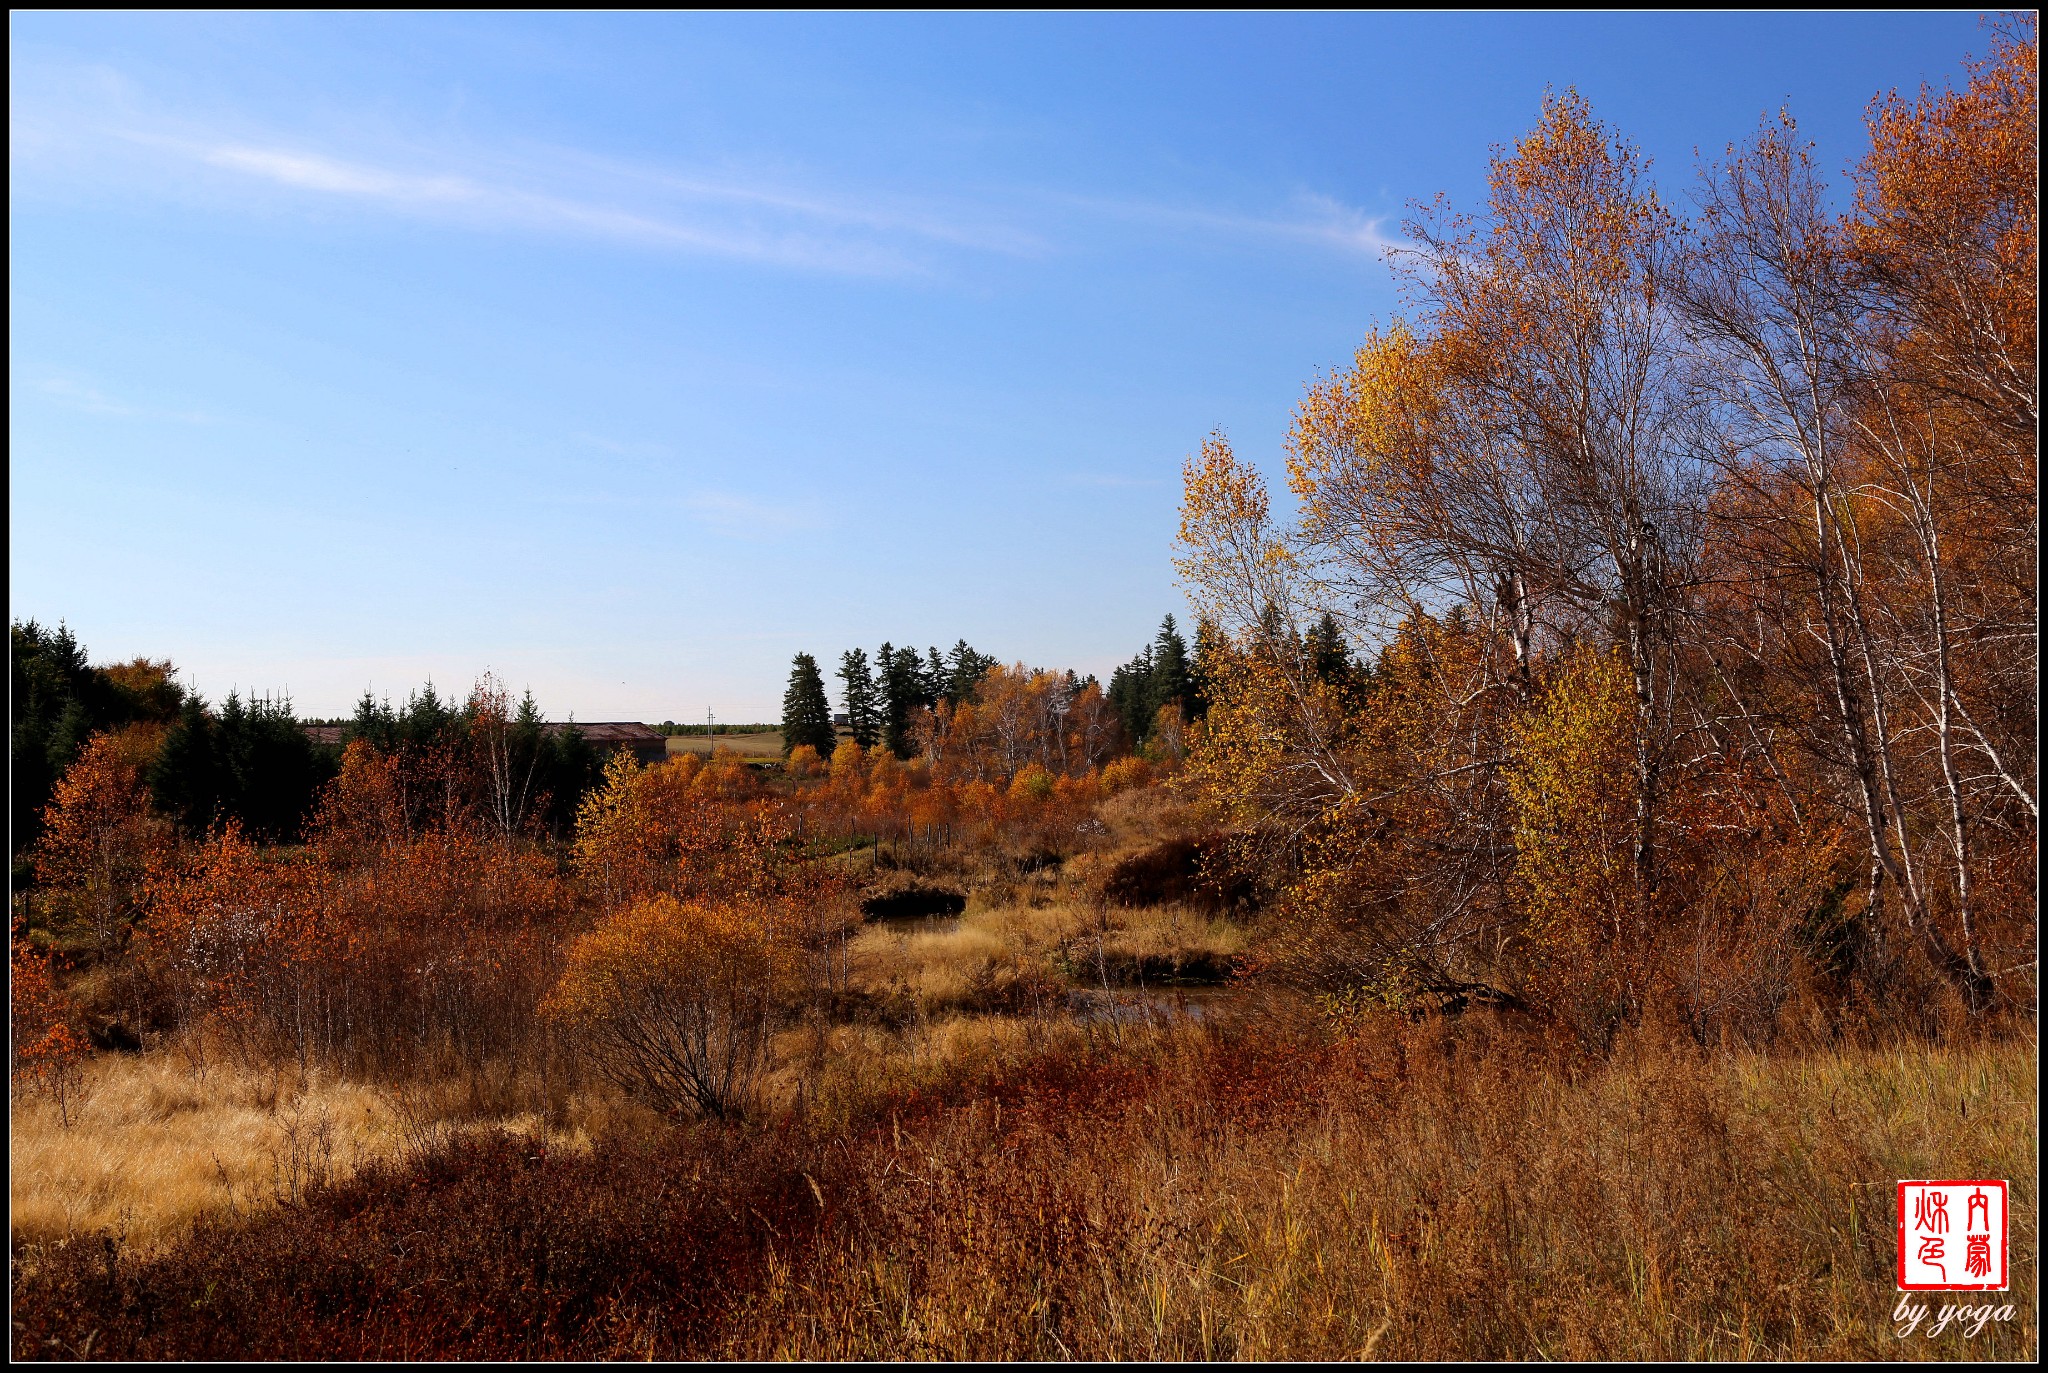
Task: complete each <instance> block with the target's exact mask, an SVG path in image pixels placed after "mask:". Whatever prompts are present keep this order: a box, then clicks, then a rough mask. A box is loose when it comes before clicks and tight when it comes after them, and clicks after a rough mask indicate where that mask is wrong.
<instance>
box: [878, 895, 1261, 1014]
mask: <svg viewBox="0 0 2048 1373" xmlns="http://www.w3.org/2000/svg"><path fill="white" fill-rule="evenodd" d="M1245 937H1246V936H1245V931H1244V929H1243V927H1241V926H1239V925H1236V924H1234V923H1233V922H1231V921H1229V920H1225V919H1221V918H1216V917H1211V916H1206V915H1203V914H1201V913H1199V912H1195V911H1189V910H1186V909H1184V908H1182V907H1179V906H1159V907H1147V908H1142V909H1137V910H1115V909H1109V910H1105V909H1102V908H1099V907H1096V908H1090V907H1088V906H1086V905H1084V904H1081V903H1074V902H1058V901H1055V902H1052V903H1050V904H1047V905H1042V906H1035V905H1002V906H995V907H986V908H977V907H972V906H971V907H969V909H968V911H967V913H966V914H965V915H964V916H962V917H961V918H960V919H958V920H957V921H933V922H930V923H929V924H928V925H925V926H920V925H915V924H912V923H910V922H903V923H900V924H875V925H870V926H868V927H867V928H866V929H864V930H862V931H861V932H860V934H858V935H857V936H855V939H854V943H853V947H852V949H851V951H850V962H851V965H852V968H853V974H854V982H855V985H856V986H858V987H860V988H862V989H863V990H866V991H869V992H876V993H880V992H887V991H891V990H902V991H904V992H907V993H908V994H909V995H910V996H911V997H913V998H914V999H915V1001H916V1004H917V1006H918V1008H919V1009H920V1011H921V1012H922V1013H923V1014H924V1015H927V1016H932V1015H939V1014H942V1013H944V1012H946V1011H949V1010H955V1009H959V1008H963V1007H968V1006H972V1005H973V1004H974V1001H975V998H976V997H977V996H978V995H982V994H984V993H985V991H986V988H987V987H988V985H989V981H990V979H991V978H992V977H998V976H1006V975H1007V976H1021V975H1024V974H1025V973H1026V972H1027V971H1029V972H1033V973H1035V974H1037V975H1039V976H1044V977H1050V976H1052V972H1053V969H1054V968H1055V966H1058V965H1064V966H1065V967H1067V968H1068V970H1069V972H1070V973H1071V975H1072V977H1073V978H1074V979H1076V980H1077V981H1079V982H1082V983H1088V982H1092V981H1094V980H1096V979H1097V977H1098V976H1099V975H1104V974H1105V973H1106V975H1107V976H1109V977H1110V978H1111V979H1112V980H1116V981H1129V980H1131V978H1130V976H1129V975H1128V974H1129V971H1130V970H1131V969H1133V968H1137V967H1141V966H1142V967H1160V968H1164V967H1169V966H1172V965H1176V964H1181V963H1187V964H1193V963H1196V962H1198V961H1204V960H1206V961H1207V962H1208V963H1210V964H1212V965H1216V964H1221V963H1223V962H1225V961H1227V960H1228V959H1229V958H1230V957H1231V956H1232V955H1234V954H1236V953H1238V952H1239V951H1241V950H1242V949H1243V947H1244V944H1245ZM1098 951H1099V952H1100V954H1101V955H1102V957H1101V958H1100V959H1099V960H1098V959H1097V957H1096V955H1097V953H1098Z"/></svg>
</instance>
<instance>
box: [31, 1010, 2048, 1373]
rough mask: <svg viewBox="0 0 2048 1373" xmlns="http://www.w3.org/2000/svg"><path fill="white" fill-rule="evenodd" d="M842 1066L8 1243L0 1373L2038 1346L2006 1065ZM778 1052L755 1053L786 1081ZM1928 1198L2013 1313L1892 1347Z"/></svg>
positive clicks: (1279, 1053)
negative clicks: (1974, 1223)
mask: <svg viewBox="0 0 2048 1373" xmlns="http://www.w3.org/2000/svg"><path fill="white" fill-rule="evenodd" d="M795 1033H797V1032H792V1034H795ZM828 1033H829V1034H830V1035H832V1036H834V1037H835V1038H834V1041H833V1042H832V1043H831V1044H830V1045H828V1046H827V1048H828V1050H829V1052H828V1053H827V1054H826V1055H825V1056H824V1058H823V1060H822V1061H823V1062H824V1063H826V1064H827V1065H828V1066H827V1070H826V1072H825V1074H824V1076H822V1077H820V1078H814V1079H807V1080H806V1081H807V1082H808V1085H807V1086H806V1087H805V1088H804V1089H803V1091H802V1093H801V1094H800V1096H799V1097H798V1098H797V1099H792V1100H791V1101H790V1102H788V1103H787V1104H786V1106H785V1109H783V1110H782V1111H781V1112H780V1113H779V1114H777V1115H776V1116H775V1118H774V1119H772V1120H769V1121H765V1122H761V1123H759V1124H756V1125H754V1126H750V1127H746V1128H744V1129H737V1128H722V1129H717V1130H712V1129H707V1128H703V1127H687V1128H685V1127H670V1126H663V1125H659V1124H657V1123H654V1122H652V1121H650V1120H647V1119H637V1120H636V1119H628V1118H626V1117H624V1116H619V1117H615V1118H613V1119H611V1120H610V1121H609V1122H607V1123H606V1124H605V1126H604V1128H603V1129H602V1131H601V1132H599V1133H598V1134H596V1135H595V1136H594V1137H593V1142H592V1143H591V1144H590V1146H589V1148H588V1149H587V1150H583V1151H578V1150H574V1149H561V1148H557V1147H554V1146H553V1145H552V1144H551V1143H549V1142H548V1141H546V1140H542V1139H537V1138H535V1137H534V1136H532V1135H524V1136H522V1135H515V1134H511V1133H507V1132H504V1131H495V1130H485V1131H481V1132H472V1133H468V1134H460V1133H458V1134H454V1135H451V1136H449V1137H447V1138H445V1139H443V1140H442V1141H441V1142H440V1143H439V1144H438V1145H437V1146H436V1147H435V1148H432V1149H428V1150H426V1151H423V1152H418V1153H408V1152H406V1151H404V1150H400V1151H399V1152H398V1153H396V1154H395V1155H393V1156H391V1157H392V1159H393V1161H392V1162H389V1163H380V1162H369V1163H366V1164H364V1165H363V1167H362V1170H361V1171H360V1172H359V1173H357V1174H355V1175H354V1176H353V1178H351V1177H347V1176H340V1177H337V1178H336V1179H335V1180H333V1181H332V1182H329V1183H326V1184H315V1185H313V1186H310V1187H308V1188H307V1189H306V1190H305V1191H304V1193H303V1195H302V1196H301V1197H300V1198H299V1199H298V1200H296V1201H292V1202H290V1203H289V1204H286V1205H282V1206H275V1207H272V1208H270V1209H269V1210H267V1211H263V1212H259V1213H247V1214H241V1215H234V1214H225V1213H219V1212H217V1213H216V1214H215V1217H214V1219H212V1220H209V1221H202V1222H200V1223H199V1225H198V1227H197V1229H196V1230H195V1231H194V1232H193V1233H191V1234H190V1235H189V1236H187V1237H184V1238H182V1239H176V1240H174V1241H173V1242H170V1243H165V1244H159V1245H157V1246H155V1247H154V1248H147V1247H130V1248H128V1249H125V1250H120V1249H118V1246H117V1248H116V1249H110V1250H107V1251H106V1252H105V1253H101V1252H99V1251H98V1250H96V1249H95V1248H93V1247H92V1246H89V1245H79V1244H76V1243H74V1244H71V1245H68V1246H65V1247H62V1248H53V1249H51V1250H49V1251H47V1252H45V1253H44V1254H42V1256H41V1258H40V1261H39V1262H36V1263H32V1264H26V1265H25V1264H23V1263H22V1262H21V1261H20V1259H21V1249H22V1246H21V1244H20V1241H19V1239H17V1245H16V1248H17V1263H16V1268H15V1283H14V1291H15V1299H16V1351H17V1353H35V1352H43V1353H51V1352H55V1353H63V1352H66V1351H72V1352H76V1351H77V1350H78V1349H79V1348H80V1347H81V1341H83V1340H85V1339H86V1338H87V1337H88V1336H90V1337H91V1338H92V1339H94V1340H96V1341H97V1343H96V1344H94V1345H93V1346H92V1349H93V1352H96V1353H100V1354H104V1355H106V1356H108V1357H124V1356H141V1357H199V1356H203V1355H229V1356H232V1355H239V1356H243V1357H263V1356H270V1357H277V1356H283V1355H287V1354H293V1353H297V1354H307V1353H321V1354H327V1355H329V1356H334V1355H337V1354H341V1353H345V1352H348V1351H354V1352H356V1353H360V1354H369V1355H377V1356H388V1357H521V1356H524V1357H536V1356H548V1357H557V1356H587V1357H627V1356H631V1357H657V1358H658V1357H706V1358H710V1357H716V1358H729V1357H796V1358H816V1359H852V1358H860V1359H927V1358H948V1359H953V1358H1033V1357H1046V1358H1067V1359H1109V1358H1119V1359H1162V1358H1288V1359H1312V1358H1355V1357H1361V1356H1363V1357H1376V1358H1408V1359H1450V1358H1470V1359H1499V1358H1516V1359H1535V1358H1561V1357H1562V1358H1581V1359H1644V1360H1649V1359H1692V1358H1799V1359H1822V1358H1841V1359H1871V1358H1883V1359H1894V1358H1956V1357H1971V1358H1996V1359H2013V1360H2022V1359H2029V1358H2031V1357H2032V1356H2033V1354H2034V1352H2035V1350H2036V1348H2037V1341H2038V1332H2037V1327H2036V1324H2035V1322H2036V1315H2035V1311H2034V1300H2035V1293H2036V1281H2037V1279H2036V1268H2035V1257H2036V1249H2035V1236H2036V1234H2037V1223H2038V1196H2037V1192H2036V1188H2035V1184H2034V1171H2035V1163H2036V1136H2035V1131H2034V1115H2035V1104H2036V1089H2035V1085H2034V1061H2035V1055H2036V1045H2035V1042H2034V1040H2033V1039H2032V1037H2031V1036H2029V1035H2022V1034H2017V1033H2014V1034H2009V1035H2008V1037H2006V1038H2004V1039H2002V1040H1997V1041H1991V1040H1980V1041H1977V1042H1968V1043H1948V1044H1938V1043H1937V1044H1928V1043H1903V1042H1902V1043H1898V1044H1891V1045H1884V1046H1875V1047H1851V1046H1837V1047H1834V1048H1810V1049H1806V1050H1803V1051H1800V1052H1797V1053H1786V1054H1757V1053H1739V1052H1726V1051H1712V1050H1702V1049H1700V1048H1699V1047H1697V1046H1696V1045H1694V1044H1692V1043H1691V1042H1690V1041H1688V1040H1686V1039H1684V1038H1682V1037H1672V1036H1669V1035H1660V1034H1658V1033H1656V1032H1654V1031H1652V1030H1647V1029H1646V1030H1643V1031H1641V1032H1634V1033H1632V1034H1631V1035H1630V1036H1628V1037H1627V1038H1625V1039H1624V1040H1623V1042H1622V1043H1621V1044H1620V1045H1619V1046H1618V1047H1617V1048H1616V1049H1615V1051H1614V1052H1613V1053H1612V1054H1611V1055H1609V1056H1607V1057H1605V1058H1603V1059H1589V1058H1586V1057H1584V1056H1582V1055H1579V1054H1577V1053H1575V1052H1574V1051H1571V1050H1569V1049H1566V1048H1562V1047H1560V1046H1559V1045H1558V1043H1557V1042H1556V1041H1555V1040H1554V1039H1553V1038H1551V1037H1548V1036H1545V1035H1543V1034H1540V1033H1537V1032H1533V1031H1531V1030H1530V1029H1529V1028H1528V1027H1526V1026H1523V1025H1519V1024H1517V1023H1515V1022H1513V1021H1508V1020H1497V1021H1490V1020H1487V1019H1485V1018H1482V1017H1476V1016H1470V1017H1466V1018H1465V1019H1464V1020H1462V1021H1450V1022H1438V1021H1430V1022H1421V1023H1416V1022H1408V1021H1402V1020H1398V1019H1391V1018H1390V1019H1388V1020H1386V1021H1384V1022H1381V1023H1376V1024H1373V1025H1370V1026H1367V1027H1364V1028H1363V1029H1361V1030H1360V1032H1358V1033H1356V1034H1352V1035H1348V1036H1344V1037H1337V1038H1331V1037H1327V1036H1326V1037H1322V1038H1304V1037H1301V1036H1298V1035H1294V1034H1291V1033H1288V1034H1282V1033H1280V1032H1279V1027H1277V1026H1276V1025H1275V1024H1272V1023H1265V1022H1261V1021H1258V1020H1257V1019H1255V1018H1254V1019H1248V1020H1241V1021H1239V1022H1238V1023H1236V1024H1235V1025H1234V1026H1232V1027H1230V1028H1228V1029H1219V1028H1216V1027H1210V1026H1200V1025H1187V1024H1181V1025H1177V1026H1147V1027H1139V1028H1135V1029H1132V1030H1129V1031H1128V1032H1125V1033H1121V1034H1118V1035H1115V1036H1110V1035H1107V1034H1104V1033H1098V1032H1097V1031H1095V1030H1094V1029H1092V1028H1091V1027H1089V1026H1088V1025H1086V1024H1083V1023H1077V1022H1075V1021H1072V1020H1061V1019H1045V1020H1036V1021H1034V1020H1027V1019H1019V1018H1014V1017H948V1018H944V1019H941V1020H935V1021H933V1022H932V1023H930V1024H928V1025H924V1026H920V1027H915V1028H912V1029H909V1030H902V1031H893V1030H886V1029H881V1028H877V1027H872V1026H835V1027H830V1029H829V1031H828ZM799 1048H801V1045H800V1044H797V1043H795V1042H793V1041H792V1042H791V1043H788V1044H779V1045H778V1051H779V1052H781V1053H782V1054H783V1056H784V1057H785V1059H787V1060H788V1067H787V1071H788V1072H789V1073H790V1074H791V1075H792V1077H791V1079H790V1081H791V1085H792V1086H794V1083H795V1081H796V1079H795V1077H794V1074H795V1072H796V1069H795V1067H794V1065H795V1064H796V1062H797V1061H798V1060H799V1059H800V1058H801V1055H800V1054H799V1053H797V1052H795V1050H796V1049H799ZM243 1090H247V1089H243ZM128 1091H129V1092H130V1094H131V1095H132V1096H133V1098H134V1100H135V1101H136V1102H137V1103H146V1102H148V1101H149V1100H151V1098H150V1097H149V1094H148V1092H147V1091H146V1090H143V1089H142V1088H141V1087H139V1086H138V1087H133V1088H129V1089H128ZM111 1095H113V1096H115V1097H117V1098H118V1097H119V1096H120V1095H121V1093H120V1092H119V1091H116V1092H114V1093H112V1094H111ZM169 1104H171V1103H164V1102H161V1101H160V1102H159V1104H158V1105H156V1106H148V1107H146V1108H145V1106H144V1105H142V1104H138V1105H137V1106H135V1107H132V1108H131V1112H132V1113H135V1114H137V1115H138V1116H140V1115H144V1114H148V1113H150V1112H156V1111H160V1110H162V1109H163V1108H164V1106H165V1105H169ZM221 1109H223V1110H225V1109H226V1108H225V1107H222V1108H221ZM245 1109H246V1108H245ZM255 1109H259V1110H260V1109H261V1104H260V1103H259V1104H258V1106H257V1107H256V1108H255ZM184 1113H186V1114H190V1110H189V1109H188V1110H186V1111H185V1112H184ZM173 1114H174V1115H175V1114H178V1112H177V1111H175V1110H174V1111H173ZM272 1128H274V1127H272ZM255 1147H256V1152H258V1153H260V1152H261V1148H262V1146H260V1145H258V1146H255ZM1929 1175H1943V1176H1983V1177H2004V1178H2008V1179H2010V1180H2011V1182H2012V1184H2013V1189H2012V1202H2013V1216H2012V1234H2013V1242H2014V1262H2013V1285H2012V1290H2011V1292H2010V1293H2007V1294H2001V1295H1999V1296H1998V1297H1997V1298H1996V1299H1995V1300H1997V1301H1999V1302H2001V1303H2004V1302H2009V1303H2010V1304H2011V1306H2012V1307H2013V1308H2014V1311H2015V1313H2016V1314H2015V1316H2014V1318H2013V1319H2012V1320H2011V1321H2009V1322H1997V1321H1993V1322H1990V1323H1988V1324H1986V1325H1984V1326H1983V1328H1982V1329H1981V1330H1980V1331H1979V1332H1978V1333H1977V1334H1976V1335H1975V1337H1974V1338H1970V1337H1966V1336H1965V1335H1964V1334H1963V1333H1962V1332H1961V1329H1960V1328H1959V1327H1957V1326H1956V1325H1954V1324H1951V1325H1950V1326H1949V1327H1948V1328H1947V1329H1946V1330H1944V1331H1943V1332H1942V1334H1941V1335H1940V1336H1939V1337H1937V1338H1934V1339H1929V1338H1927V1335H1926V1332H1925V1330H1922V1331H1921V1332H1919V1333H1917V1334H1916V1335H1915V1336H1914V1337H1913V1338H1911V1339H1904V1340H1902V1339H1900V1338H1899V1337H1898V1336H1897V1335H1895V1334H1894V1333H1893V1328H1892V1325H1891V1321H1890V1316H1891V1311H1892V1308H1893V1305H1894V1304H1895V1302H1896V1300H1897V1293H1896V1292H1895V1291H1894V1290H1893V1287H1892V1267H1891V1266H1892V1259H1893V1252H1892V1250H1893V1230H1892V1226H1893V1219H1894V1218H1893V1216H1892V1214H1891V1205H1892V1186H1893V1183H1894V1182H1895V1180H1896V1179H1897V1178H1900V1177H1914V1176H1929Z"/></svg>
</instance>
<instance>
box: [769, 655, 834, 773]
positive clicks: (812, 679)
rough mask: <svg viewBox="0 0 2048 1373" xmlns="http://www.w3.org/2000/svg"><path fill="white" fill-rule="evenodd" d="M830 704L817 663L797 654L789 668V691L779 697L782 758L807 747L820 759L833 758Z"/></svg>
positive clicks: (807, 656) (810, 658)
mask: <svg viewBox="0 0 2048 1373" xmlns="http://www.w3.org/2000/svg"><path fill="white" fill-rule="evenodd" d="M836 742H837V741H836V740H835V738H834V737H833V733H832V703H831V702H830V701H828V700H827V699H826V698H825V678H824V677H823V676H822V675H821V674H820V673H819V671H818V660H817V659H816V658H813V657H812V656H811V655H810V654H808V653H799V654H797V655H796V657H795V659H794V660H793V661H792V662H791V664H790V668H789V689H788V690H787V691H785V692H783V693H782V756H783V757H785V758H787V757H788V756H789V753H790V750H791V749H795V748H800V747H802V746H803V745H805V744H809V745H810V746H811V747H812V748H814V749H816V750H817V751H818V755H819V756H820V757H822V758H830V757H831V756H832V749H833V745H834V744H835V743H836Z"/></svg>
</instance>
